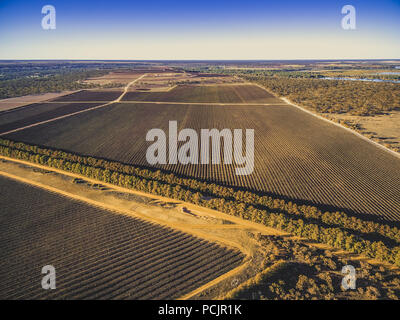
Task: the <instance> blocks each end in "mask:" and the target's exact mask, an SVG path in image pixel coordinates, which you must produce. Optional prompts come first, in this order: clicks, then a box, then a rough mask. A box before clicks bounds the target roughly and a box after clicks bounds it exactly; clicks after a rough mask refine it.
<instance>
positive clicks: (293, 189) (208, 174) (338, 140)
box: [0, 85, 400, 221]
mask: <svg viewBox="0 0 400 320" xmlns="http://www.w3.org/2000/svg"><path fill="white" fill-rule="evenodd" d="M176 90H178V92H179V95H178V94H175V93H174V92H176ZM226 90H227V91H226ZM232 90H233V91H232ZM235 90H236V91H237V92H239V93H240V94H237V95H236V96H235V95H234V94H232V92H234V91H235ZM252 90H253V92H252ZM260 90H261V91H260ZM205 93H207V94H208V93H209V95H206V96H203V95H202V94H205ZM225 93H227V94H228V93H229V94H228V95H227V96H225ZM129 94H130V93H127V95H125V97H124V99H125V98H126V99H127V98H129ZM134 94H135V96H134V97H133V98H132V99H150V98H151V99H155V100H157V99H159V100H163V99H169V100H172V98H173V97H174V96H176V99H178V98H179V97H186V98H187V99H189V100H190V101H193V102H194V101H196V102H201V101H211V102H212V103H219V102H221V101H228V99H227V98H226V97H228V96H229V97H230V98H229V99H230V101H240V103H242V101H243V100H244V101H248V103H250V101H263V102H259V103H260V105H258V106H251V105H249V106H242V105H234V102H231V103H232V105H226V106H225V105H224V106H216V105H207V103H206V102H204V105H198V104H196V105H190V103H188V104H187V105H182V104H179V105H173V104H162V103H161V104H151V103H145V104H144V103H143V104H140V103H132V104H129V103H126V102H125V103H121V104H113V105H111V106H107V107H106V108H102V109H98V110H93V111H90V112H87V113H82V114H78V115H75V116H73V117H69V118H65V119H61V120H58V121H55V122H50V123H46V124H43V125H39V126H36V127H33V128H29V129H25V130H22V131H19V132H15V133H12V134H9V135H6V136H5V138H8V139H11V140H16V141H24V142H28V143H31V144H37V145H43V146H48V147H52V148H57V149H63V150H69V151H72V152H75V153H79V154H84V155H90V156H95V157H101V158H106V159H111V160H115V161H119V162H123V163H128V164H134V165H139V166H145V167H148V163H147V161H146V158H145V155H146V150H147V148H148V146H149V145H150V143H149V142H146V140H145V136H146V133H147V132H148V131H149V130H150V129H152V128H161V129H164V130H165V132H167V131H168V130H167V129H168V121H169V120H177V121H178V127H179V129H183V128H193V129H195V130H197V131H199V130H200V129H201V128H209V129H211V128H217V129H220V130H221V129H223V128H230V129H246V128H249V129H254V130H255V170H254V172H253V174H251V175H249V176H236V175H235V172H234V170H235V166H234V165H180V164H178V165H163V166H157V168H161V169H164V170H166V171H170V172H174V173H177V174H179V175H183V176H188V177H194V178H199V179H204V180H207V181H214V182H218V183H219V184H223V185H228V186H235V187H242V188H245V189H247V190H254V191H257V192H261V193H263V194H267V195H268V194H271V195H276V196H279V197H283V198H286V199H289V200H294V201H295V202H306V203H311V204H314V205H317V206H318V207H322V208H328V209H329V210H343V211H345V212H352V213H357V214H369V215H371V216H372V217H373V218H377V219H378V220H379V219H384V220H391V221H398V220H399V219H400V190H399V188H400V187H399V186H400V183H399V182H400V162H399V159H398V158H396V157H395V156H393V155H392V154H390V153H388V152H386V151H384V150H382V149H379V148H377V147H376V146H375V145H373V144H371V143H369V142H368V141H365V140H362V139H360V138H359V137H358V136H356V135H353V134H352V133H351V132H349V131H346V130H343V129H342V128H340V127H338V126H335V125H333V124H331V123H328V122H325V121H321V120H320V119H317V118H315V117H313V116H312V115H310V114H307V113H304V112H302V111H301V110H299V109H297V108H295V107H293V106H290V105H282V101H281V100H275V101H277V104H278V102H279V101H280V103H281V104H280V105H275V106H274V105H269V103H268V102H267V101H272V100H271V99H275V98H271V95H270V94H268V93H267V92H266V91H264V90H262V89H261V88H259V87H257V86H251V85H237V86H228V85H225V86H222V87H221V88H220V87H219V86H216V87H212V86H184V87H177V88H175V89H173V90H171V91H169V92H166V93H164V92H163V93H157V92H155V93H134ZM239 97H241V99H239ZM161 98H162V99H161ZM245 98H246V99H248V100H246V99H245ZM129 99H130V98H129ZM181 99H182V100H183V98H181ZM147 102H149V101H147ZM263 103H265V104H266V105H262V104H263ZM0 120H1V117H0Z"/></svg>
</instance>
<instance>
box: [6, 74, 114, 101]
mask: <svg viewBox="0 0 400 320" xmlns="http://www.w3.org/2000/svg"><path fill="white" fill-rule="evenodd" d="M106 73H107V72H105V71H100V70H92V71H87V70H82V71H73V72H66V73H63V72H62V73H59V74H52V75H48V76H43V77H24V78H17V79H9V80H0V99H4V98H12V97H19V96H24V95H28V94H39V93H47V92H61V91H64V90H79V89H89V88H95V87H99V85H95V84H88V83H83V80H86V79H88V78H90V77H96V76H101V75H104V74H106ZM0 79H1V78H0Z"/></svg>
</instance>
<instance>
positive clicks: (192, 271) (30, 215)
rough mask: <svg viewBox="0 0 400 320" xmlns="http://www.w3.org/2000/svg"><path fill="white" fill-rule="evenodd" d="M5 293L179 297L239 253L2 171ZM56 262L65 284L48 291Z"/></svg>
mask: <svg viewBox="0 0 400 320" xmlns="http://www.w3.org/2000/svg"><path fill="white" fill-rule="evenodd" d="M0 190H1V192H0V204H1V207H2V212H1V214H0V221H1V223H0V253H1V261H2V263H1V267H0V273H1V275H2V277H1V278H2V281H1V284H0V298H1V299H166V298H170V299H172V298H177V297H180V296H182V295H183V294H185V293H187V292H190V291H191V290H193V289H195V288H198V287H200V286H201V285H203V284H205V283H207V282H208V281H210V280H212V279H215V278H217V277H218V276H219V275H222V274H224V273H226V272H227V271H229V270H230V269H232V268H234V267H235V266H238V265H239V264H240V263H241V261H242V259H243V256H242V254H241V253H239V252H238V251H234V250H231V249H226V248H222V247H220V246H218V245H216V244H213V243H210V242H207V241H205V240H201V239H198V238H195V237H193V236H190V235H188V234H184V233H182V232H179V231H174V230H172V229H169V228H165V227H161V226H157V225H154V224H151V223H148V222H144V221H142V220H139V219H136V218H132V217H128V216H124V215H119V214H116V213H113V212H109V211H106V210H103V209H100V208H96V207H93V206H90V205H87V204H85V203H83V202H78V201H75V200H72V199H68V198H65V197H63V196H60V195H57V194H54V193H50V192H48V191H45V190H42V189H39V188H36V187H33V186H30V185H26V184H23V183H20V182H16V181H14V180H10V179H8V178H4V177H0ZM45 265H53V266H54V267H55V269H56V276H57V280H56V281H57V282H56V285H57V290H49V291H47V290H43V289H42V287H41V279H42V277H43V276H44V275H42V274H41V269H42V267H43V266H45Z"/></svg>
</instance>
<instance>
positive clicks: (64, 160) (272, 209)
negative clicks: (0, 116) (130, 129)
mask: <svg viewBox="0 0 400 320" xmlns="http://www.w3.org/2000/svg"><path fill="white" fill-rule="evenodd" d="M0 154H1V155H4V156H7V157H12V158H16V159H21V160H26V161H30V162H33V163H37V164H41V165H47V166H49V167H53V168H57V169H61V170H65V171H69V172H73V173H77V174H80V175H83V176H86V177H88V178H92V179H96V180H99V181H103V182H106V183H111V184H114V185H117V186H121V187H124V188H130V189H134V190H138V191H142V192H147V193H151V194H155V195H160V196H164V197H168V198H173V199H176V200H181V201H186V202H190V203H193V204H196V205H200V206H204V207H207V208H210V209H214V210H218V211H221V212H224V213H227V214H231V215H234V216H237V217H241V218H243V219H246V220H250V221H253V222H256V223H260V224H263V225H265V226H268V227H272V228H276V229H279V230H282V231H286V232H288V233H291V234H293V235H297V236H300V237H304V238H307V239H310V240H313V241H317V242H320V243H325V244H328V245H330V246H333V247H335V248H340V249H344V250H346V251H349V252H353V253H358V254H364V255H366V256H368V257H371V258H376V259H379V260H381V261H386V262H389V263H392V264H395V265H397V266H400V246H399V245H388V244H387V243H385V242H384V241H382V240H370V239H369V236H370V235H376V234H379V235H380V236H381V238H382V239H383V238H387V239H391V240H393V241H394V242H396V243H399V242H400V230H399V229H398V228H397V227H393V226H389V225H386V224H383V223H377V222H373V221H365V220H362V219H359V218H356V217H354V216H349V215H347V214H346V213H344V212H322V211H321V210H319V209H318V208H317V207H315V206H310V205H297V204H296V203H293V202H292V201H286V200H283V199H277V198H273V197H270V196H265V195H258V194H256V193H252V192H249V191H244V190H235V189H233V188H230V187H225V186H222V185H217V184H215V183H209V182H205V181H198V180H196V179H190V178H182V177H178V176H176V175H174V174H172V173H164V172H161V171H160V170H155V171H152V170H148V169H143V168H139V167H135V166H132V165H126V164H122V163H118V162H113V161H108V160H105V159H98V158H94V157H88V156H82V155H77V154H73V153H69V152H65V151H61V150H55V149H50V148H43V147H38V146H34V145H29V144H25V143H21V142H14V141H10V140H5V139H0Z"/></svg>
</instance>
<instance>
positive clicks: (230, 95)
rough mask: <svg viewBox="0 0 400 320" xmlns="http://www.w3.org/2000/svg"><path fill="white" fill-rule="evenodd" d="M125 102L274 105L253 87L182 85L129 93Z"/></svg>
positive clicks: (269, 97) (125, 97) (262, 92)
mask: <svg viewBox="0 0 400 320" xmlns="http://www.w3.org/2000/svg"><path fill="white" fill-rule="evenodd" d="M122 100H124V101H171V102H204V103H213V102H216V103H218V102H220V103H243V102H249V103H273V102H278V101H279V100H277V99H276V98H275V97H274V96H273V95H271V94H269V93H268V92H266V91H265V90H263V89H261V88H259V87H257V86H253V85H218V86H191V85H181V86H178V87H176V88H174V89H172V90H171V91H168V92H128V93H127V94H126V95H125V96H124V98H123V99H122Z"/></svg>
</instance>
